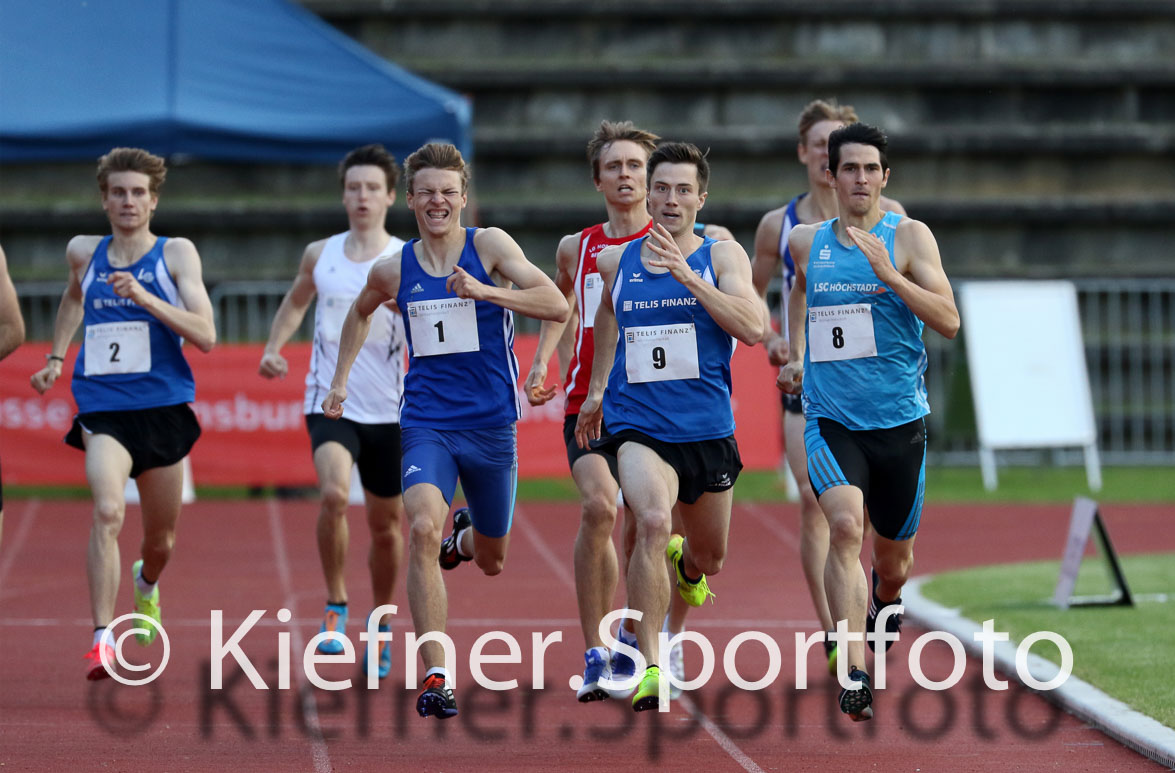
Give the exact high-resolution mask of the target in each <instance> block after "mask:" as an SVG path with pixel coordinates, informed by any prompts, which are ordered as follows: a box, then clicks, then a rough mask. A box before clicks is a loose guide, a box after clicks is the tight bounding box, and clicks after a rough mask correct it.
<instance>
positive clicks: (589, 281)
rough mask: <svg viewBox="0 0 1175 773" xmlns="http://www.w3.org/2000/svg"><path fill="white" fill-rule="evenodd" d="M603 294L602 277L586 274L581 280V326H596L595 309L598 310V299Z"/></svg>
mask: <svg viewBox="0 0 1175 773" xmlns="http://www.w3.org/2000/svg"><path fill="white" fill-rule="evenodd" d="M603 294H604V277H602V276H600V275H599V274H588V275H587V276H585V277H584V278H583V326H584V327H595V326H596V309H598V308H600V298H601V296H603Z"/></svg>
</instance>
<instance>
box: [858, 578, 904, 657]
mask: <svg viewBox="0 0 1175 773" xmlns="http://www.w3.org/2000/svg"><path fill="white" fill-rule="evenodd" d="M880 581H881V578H879V577H878V576H877V570H873V593H872V594H870V596H871V598H870V600H869V614H868V615H866V616H865V630H866V631H868V632H869V633H874V632H875V631H876V630H877V618H878V616H879V614H880V612H881V610H882V609H884V608H885V607H888V606H890V605H891V604H901V603H902V597H901V596H898V598H897V599H895V600H894V601H882V600H881V599H879V598H877V583H878V582H880ZM885 630H886V631H888V632H889V633H901V632H902V616H901V615H890V616H889V617H887V618H886V619H885ZM865 643H866V644H868V645H869V650H870V651H871V652H876V645H875V644H874V643H873V639H872V637H869V636H866V637H865ZM892 646H893V642H892V641H886V642H885V651H886V652H889V648H890V647H892Z"/></svg>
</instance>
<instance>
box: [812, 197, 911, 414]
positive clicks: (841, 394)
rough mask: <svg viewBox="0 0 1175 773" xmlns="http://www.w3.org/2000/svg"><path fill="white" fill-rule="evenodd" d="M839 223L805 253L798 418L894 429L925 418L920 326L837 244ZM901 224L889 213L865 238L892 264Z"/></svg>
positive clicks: (862, 262) (861, 261)
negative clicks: (804, 341) (880, 244)
mask: <svg viewBox="0 0 1175 773" xmlns="http://www.w3.org/2000/svg"><path fill="white" fill-rule="evenodd" d="M838 219H839V218H833V219H832V220H829V221H828V222H827V223H825V224H824V225H822V226H821V227H820V229H819V230H818V231H817V232H816V235H815V236H814V237H813V239H812V248H811V250H810V251H809V253H808V272H807V299H808V316H807V321H806V324H805V328H806V331H807V335H808V346H807V350H806V352H805V354H804V415H806V416H807V417H808V418H816V417H820V416H823V417H825V418H828V419H833V420H834V421H838V422H840V423H841V424H843V425H845V426H846V427H848V428H849V429H853V430H866V429H886V428H889V427H897V426H899V425H902V424H906V423H907V422H911V421H913V420H915V419H918V418H921V417H922V416H925V415H926V414H928V413H930V404H929V403H928V402H927V399H926V383H925V381H924V380H923V378H922V374H923V373H924V372H925V371H926V348H925V347H924V346H923V345H922V320H920V319H918V317H917V316H915V315H914V312H912V311H910V307H908V306H907V305H906V303H905V301H903V300H902V299H901V298H899V297H898V295H897V293H895V292H893V290H891V289H890V288H889V286H888V285H886V284H885V283H884V282H882V281H881V280H879V279H878V278H877V274H876V273H874V271H873V268H872V267H871V266H870V265H869V260H868V259H867V258H866V257H865V255H864V253H862V252H861V250H860V249H859V248H858V247H857V246H856V245H854V246H852V247H845V246H844V245H842V244H841V243H840V242H839V241H837V238H836V234H835V232H834V231H833V227H834V226H835V224H836V222H837V220H838ZM901 219H902V215H899V214H897V213H896V212H887V213H885V216H884V217H882V219H881V220H880V221H879V222H878V223H877V225H876V226H874V227H873V229H872V231H871V233H873V234H874V235H875V236H877V237H879V238H880V239H881V240H882V241H884V242H885V247H886V249H887V250H888V251H889V255H890V262H891V263H893V254H894V236H895V235H896V233H897V225H898V222H899V221H901ZM846 306H848V307H850V308H847V309H846V308H844V307H846ZM838 307H839V308H838ZM870 335H871V336H872V341H870V340H868V339H869V336H870ZM870 343H872V344H873V350H874V351H875V354H870V351H871V350H870V348H869V344H870ZM842 357H843V359H840V358H842Z"/></svg>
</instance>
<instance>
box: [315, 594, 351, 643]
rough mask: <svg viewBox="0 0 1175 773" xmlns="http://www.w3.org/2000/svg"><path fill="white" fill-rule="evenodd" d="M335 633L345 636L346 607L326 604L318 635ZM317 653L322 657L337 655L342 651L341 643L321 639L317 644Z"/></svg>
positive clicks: (334, 640) (339, 641)
mask: <svg viewBox="0 0 1175 773" xmlns="http://www.w3.org/2000/svg"><path fill="white" fill-rule="evenodd" d="M327 631H335V632H337V633H341V634H343V635H344V636H346V635H347V605H346V604H331V603H330V602H327V605H326V614H324V615H323V617H322V626H321V627H320V628H319V629H318V632H319V633H326V632H327ZM318 651H319V652H321V653H322V654H323V655H338V654H339V653H340V652H342V651H343V642H342V641H341V640H339V639H335V638H331V639H323V640H322V641H320V642H319V643H318Z"/></svg>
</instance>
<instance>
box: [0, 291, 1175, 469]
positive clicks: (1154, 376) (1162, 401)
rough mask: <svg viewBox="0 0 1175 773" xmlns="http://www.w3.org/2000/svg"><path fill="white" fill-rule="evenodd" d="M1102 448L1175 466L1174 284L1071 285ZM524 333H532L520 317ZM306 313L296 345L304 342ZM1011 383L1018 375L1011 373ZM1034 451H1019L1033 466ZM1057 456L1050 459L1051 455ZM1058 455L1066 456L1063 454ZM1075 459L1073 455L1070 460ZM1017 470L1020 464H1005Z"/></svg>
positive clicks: (40, 310)
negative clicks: (1076, 302)
mask: <svg viewBox="0 0 1175 773" xmlns="http://www.w3.org/2000/svg"><path fill="white" fill-rule="evenodd" d="M1074 284H1075V285H1076V286H1077V293H1078V300H1079V304H1080V309H1081V327H1082V333H1083V337H1084V342H1085V354H1086V363H1087V366H1088V369H1089V376H1090V387H1091V390H1092V393H1093V401H1094V415H1095V417H1096V420H1097V425H1098V435H1099V439H1098V443H1099V449H1100V452H1101V455H1102V461H1103V462H1104V463H1105V464H1110V465H1113V464H1155V465H1159V464H1175V279H1154V280H1140V279H1121V280H1111V279H1102V280H1076V281H1074ZM289 287H290V283H289V281H276V280H257V281H232V282H221V283H219V284H216V285H214V286H212V288H211V290H210V293H209V297H210V298H211V300H212V304H213V309H214V312H215V314H216V325H217V330H218V333H219V335H220V340H222V341H226V342H249V341H254V342H255V341H264V340H265V339H266V337H267V336H268V335H269V325H270V322H271V321H272V320H273V315H274V314H275V313H276V311H277V308H278V306H279V305H280V303H281V300H282V298H283V297H284V296H285V293H286V291H287V290H289ZM63 289H64V282H25V283H19V284H18V285H17V294H18V295H19V297H20V302H21V310H22V312H23V313H24V316H25V322H26V325H27V327H28V335H29V338H30V339H31V340H47V339H49V338H51V337H52V334H53V320H54V318H55V316H56V312H57V304H58V302H59V300H60V298H61V292H62V290H63ZM518 322H519V327H520V330H521V331H523V332H537V324H536V325H534V326H531V327H530V328H529V329H528V328H524V327H523V325H524V324H525V323H526V322H528V321H527V320H523V318H521V317H519V318H518ZM312 324H313V320H312V314H307V316H306V320H304V322H303V324H302V326H301V328H299V331H298V333H297V335H296V336H295V339H294V340H309V338H310V335H311V330H312V327H311V326H312ZM965 338H966V329H965V328H964V329H963V331H962V335H961V336H959V337H958V338H956V339H955V340H953V341H948V340H946V339H944V338H942V337H941V336H939V335H938V334H936V333H934V332H932V331H928V332H927V334H926V338H925V340H926V347H927V354H928V360H929V362H928V366H927V371H926V385H927V391H928V392H929V396H930V406H931V408H932V410H933V413H932V414H931V415H930V416H929V417H928V419H927V424H928V436H929V443H930V446H929V447H930V453H931V456H932V459H933V460H934V461H935V462H937V463H946V464H975V463H976V461H977V459H978V456H977V442H976V434H975V424H974V422H975V419H974V409H973V406H972V402H971V392H970V389H971V387H970V383H969V375H968V372H967V363H966V360H967V358H966V356H965V351H964V348H963V343H962V341H963V340H964V339H965ZM1009 378H1015V374H1009ZM1033 453H1034V452H1029V453H1028V454H1024V453H1021V452H1018V458H1020V459H1022V460H1025V461H1029V462H1031V461H1032V460H1033V459H1034V457H1033V455H1032V454H1033ZM1049 453H1055V452H1049ZM1061 455H1062V456H1064V452H1062V453H1061ZM1079 459H1080V457H1079V456H1078V455H1077V452H1074V457H1073V461H1074V463H1078V461H1079ZM1010 461H1011V462H1012V463H1015V461H1016V459H1011V460H1010Z"/></svg>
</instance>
